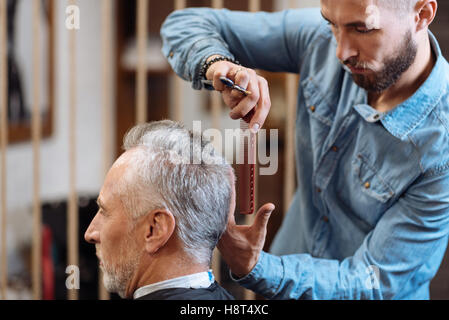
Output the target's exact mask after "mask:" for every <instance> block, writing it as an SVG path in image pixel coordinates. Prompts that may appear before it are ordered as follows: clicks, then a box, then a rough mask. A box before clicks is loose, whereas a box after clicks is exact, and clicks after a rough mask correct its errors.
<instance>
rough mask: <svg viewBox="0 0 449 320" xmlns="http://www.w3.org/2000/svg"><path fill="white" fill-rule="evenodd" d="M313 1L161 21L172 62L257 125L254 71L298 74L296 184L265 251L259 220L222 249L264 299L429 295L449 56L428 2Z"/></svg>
mask: <svg viewBox="0 0 449 320" xmlns="http://www.w3.org/2000/svg"><path fill="white" fill-rule="evenodd" d="M320 9H321V10H320ZM320 9H319V8H312V9H304V10H286V11H282V12H274V13H266V12H258V13H248V12H233V11H229V10H212V9H208V8H191V9H186V10H182V11H177V12H174V13H173V14H172V15H170V17H168V18H167V20H166V22H165V23H164V25H163V28H162V31H161V34H162V37H163V40H164V46H163V52H164V54H165V55H166V56H167V58H168V60H169V62H170V64H171V65H172V66H173V68H174V70H175V71H176V73H177V74H178V75H180V76H181V77H183V78H184V79H186V80H189V81H192V83H193V87H194V88H195V89H201V88H204V87H205V88H210V84H209V83H208V82H207V81H205V80H209V81H210V80H212V81H213V87H214V88H215V89H216V90H220V91H222V95H223V99H224V101H225V103H226V104H227V105H228V106H229V107H230V108H231V109H232V111H231V114H230V115H231V117H232V118H233V119H238V118H242V117H245V116H246V115H251V113H254V115H253V116H252V117H251V123H250V125H251V127H252V128H253V129H254V130H255V131H257V129H259V128H261V127H262V125H263V123H264V121H265V118H266V117H267V114H268V112H269V109H270V107H271V105H270V96H269V88H268V83H267V81H266V80H265V79H264V78H262V77H261V76H259V75H258V74H257V73H256V72H255V71H254V69H263V70H268V71H276V72H291V73H297V74H300V76H301V81H300V83H299V90H298V108H297V121H296V126H297V127H296V130H297V132H296V138H297V142H296V143H297V146H296V153H297V160H296V161H297V163H296V164H297V166H296V168H297V179H298V189H297V191H296V193H295V196H294V200H293V202H292V204H291V206H290V209H289V211H288V212H287V215H286V218H285V220H284V222H283V225H282V227H281V229H280V231H279V232H278V234H277V237H276V239H275V241H274V244H273V245H272V248H271V252H272V253H273V254H268V253H266V252H263V251H261V250H262V248H263V244H264V239H263V232H261V230H260V229H258V228H253V229H251V230H250V231H248V229H242V227H241V226H236V225H233V224H230V225H229V226H228V228H227V231H226V232H225V234H224V236H223V238H222V240H221V241H220V243H219V248H220V249H221V253H222V256H223V257H224V258H225V260H226V261H227V263H228V265H229V266H230V268H231V270H232V272H233V273H234V275H235V276H237V277H238V279H236V281H238V282H239V283H240V284H242V285H244V286H245V287H246V288H248V289H252V290H254V291H256V292H257V293H259V294H262V295H264V296H265V297H267V298H270V299H299V298H301V299H428V298H429V284H430V281H431V279H432V278H433V277H434V275H435V274H436V272H437V270H438V268H439V266H440V264H441V261H442V258H443V255H444V252H445V250H446V247H447V243H448V234H449V76H448V75H449V65H448V63H447V61H446V60H445V59H444V57H443V56H442V54H441V50H440V48H439V45H438V42H437V39H436V38H435V37H434V36H433V35H432V33H431V32H430V31H429V25H430V24H431V23H432V21H433V20H434V18H435V15H436V12H437V1H436V0H321V8H320ZM240 64H241V65H240ZM222 76H226V77H228V78H230V79H231V80H233V81H234V83H236V84H237V85H239V86H240V87H243V88H244V89H247V90H249V91H251V92H252V94H251V95H248V96H244V95H242V94H241V93H240V92H238V91H237V90H231V89H228V88H226V87H225V86H224V85H223V84H222V83H221V81H220V77H222ZM278 107H280V106H278Z"/></svg>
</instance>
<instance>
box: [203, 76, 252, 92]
mask: <svg viewBox="0 0 449 320" xmlns="http://www.w3.org/2000/svg"><path fill="white" fill-rule="evenodd" d="M220 81H221V82H222V83H223V84H224V85H225V86H226V87H228V88H230V89H234V90H237V91H239V92H241V93H242V94H244V95H245V96H249V95H251V91H248V90H246V89H244V88H242V87H240V86H239V85H236V84H235V83H234V81H232V80H231V79H229V78H226V77H220ZM202 82H203V83H204V84H206V85H210V86H213V81H212V80H202Z"/></svg>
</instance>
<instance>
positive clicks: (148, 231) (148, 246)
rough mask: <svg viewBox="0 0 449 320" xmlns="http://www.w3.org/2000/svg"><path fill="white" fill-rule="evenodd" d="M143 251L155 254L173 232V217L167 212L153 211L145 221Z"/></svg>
mask: <svg viewBox="0 0 449 320" xmlns="http://www.w3.org/2000/svg"><path fill="white" fill-rule="evenodd" d="M144 224H145V251H146V252H147V253H149V254H153V253H156V252H157V251H158V250H159V249H160V248H162V247H163V246H164V245H165V244H166V243H167V241H168V240H169V239H170V237H171V236H172V234H173V232H174V231H175V217H174V216H173V214H172V213H171V212H170V211H168V210H162V209H158V210H153V211H151V212H150V213H149V214H148V215H147V217H146V219H145V222H144Z"/></svg>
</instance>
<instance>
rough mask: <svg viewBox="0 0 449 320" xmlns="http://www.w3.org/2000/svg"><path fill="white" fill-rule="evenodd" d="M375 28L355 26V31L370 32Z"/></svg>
mask: <svg viewBox="0 0 449 320" xmlns="http://www.w3.org/2000/svg"><path fill="white" fill-rule="evenodd" d="M373 30H374V29H367V28H355V31H357V32H358V33H370V32H372V31H373Z"/></svg>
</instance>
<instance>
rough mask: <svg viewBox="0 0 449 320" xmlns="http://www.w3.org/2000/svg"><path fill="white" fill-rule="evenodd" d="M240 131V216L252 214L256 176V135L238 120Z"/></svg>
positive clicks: (246, 124) (238, 175)
mask: <svg viewBox="0 0 449 320" xmlns="http://www.w3.org/2000/svg"><path fill="white" fill-rule="evenodd" d="M250 117H251V115H248V116H247V117H245V118H250ZM240 130H241V134H242V136H240V154H242V153H243V163H242V164H237V181H238V197H239V208H240V213H241V214H253V213H254V190H255V175H256V172H255V171H256V165H255V163H256V134H254V133H253V132H251V131H250V130H249V123H248V122H246V121H245V120H243V119H242V120H240ZM246 130H248V131H249V141H248V138H246V135H245V134H244V132H245V131H246ZM240 157H242V156H240ZM240 159H242V158H240Z"/></svg>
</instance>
